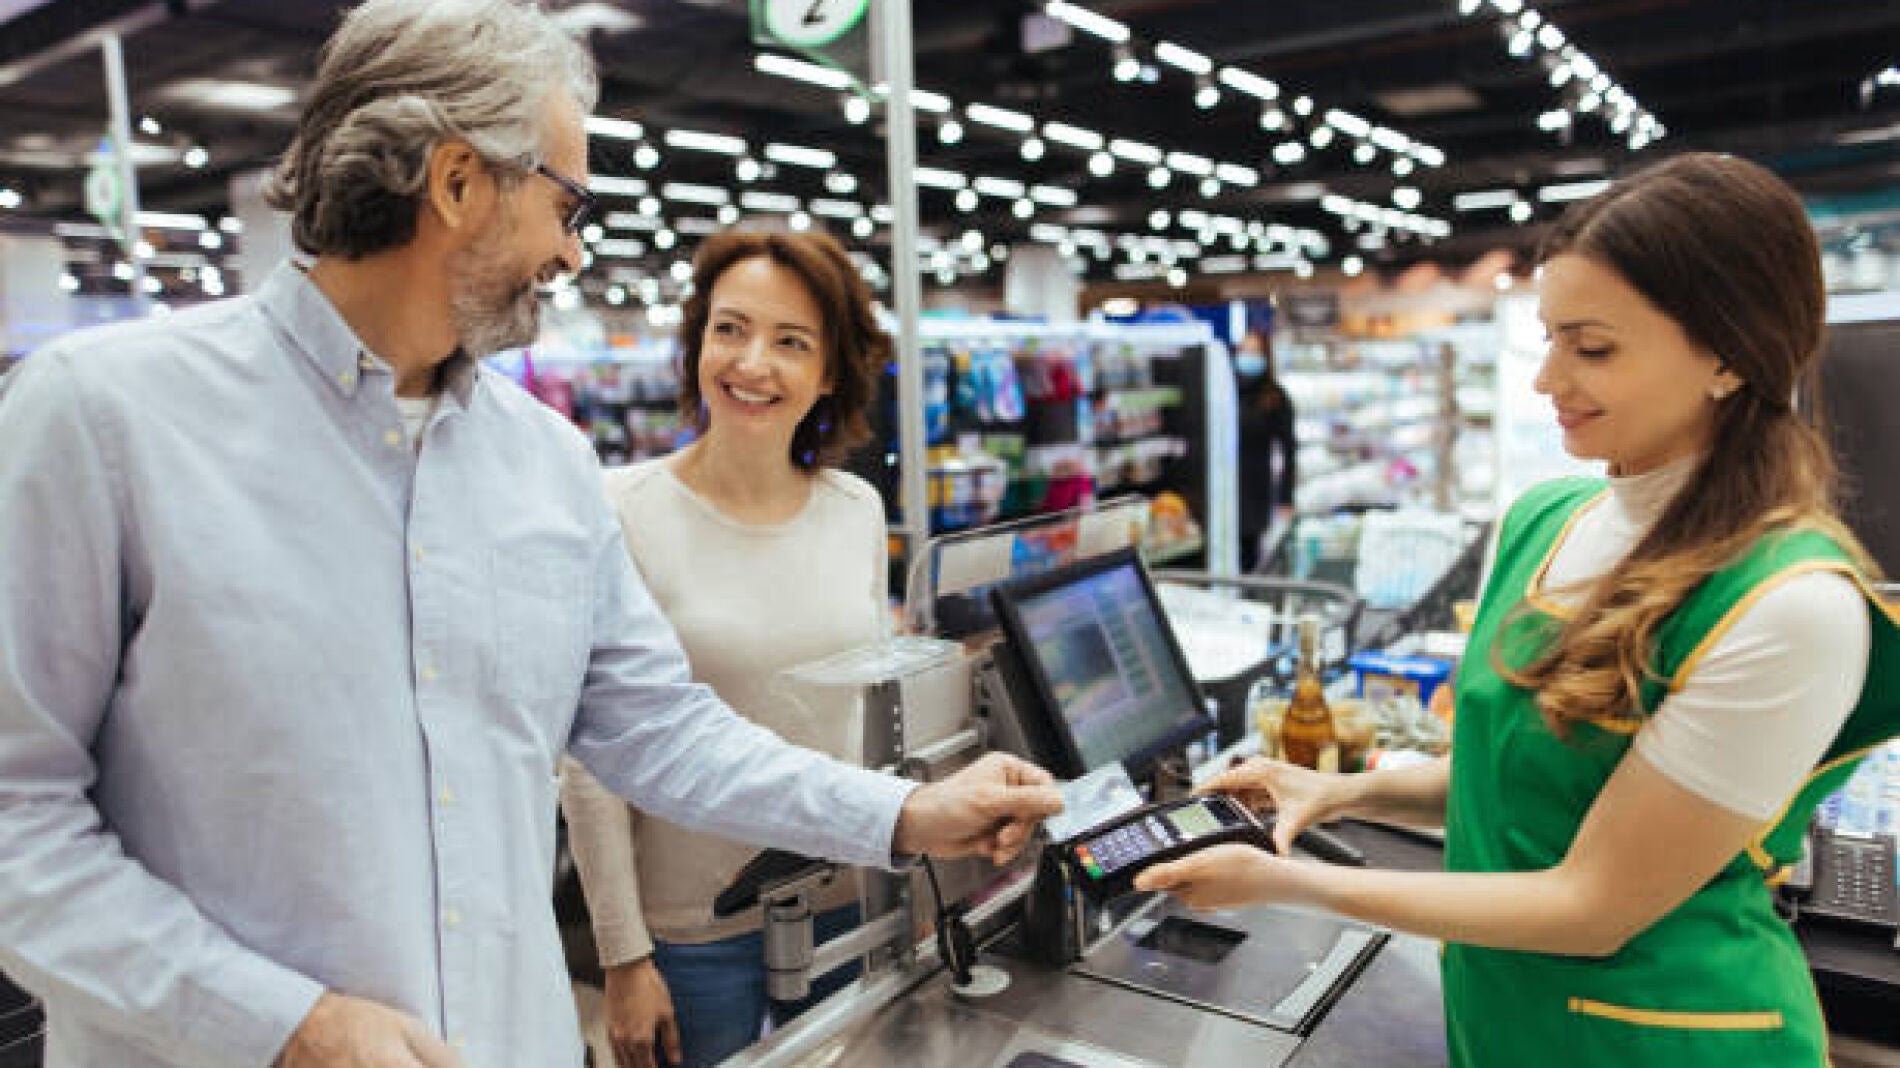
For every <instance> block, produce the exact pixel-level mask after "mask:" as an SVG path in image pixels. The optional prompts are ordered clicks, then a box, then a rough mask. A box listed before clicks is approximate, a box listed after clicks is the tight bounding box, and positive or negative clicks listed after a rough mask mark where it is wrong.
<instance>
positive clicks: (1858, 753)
mask: <svg viewBox="0 0 1900 1068" xmlns="http://www.w3.org/2000/svg"><path fill="white" fill-rule="evenodd" d="M1886 744H1887V743H1886V742H1875V743H1874V744H1872V745H1865V746H1862V747H1860V748H1859V749H1856V750H1854V751H1853V752H1851V753H1842V754H1841V755H1840V756H1837V757H1835V758H1834V759H1833V760H1830V761H1828V762H1827V763H1825V764H1820V765H1817V766H1816V767H1815V769H1814V770H1813V771H1810V772H1808V777H1807V778H1805V779H1802V780H1801V785H1800V786H1797V787H1795V790H1794V793H1792V794H1789V795H1788V799H1787V800H1786V801H1783V802H1782V803H1781V809H1780V810H1779V811H1778V812H1776V813H1775V814H1774V815H1773V816H1772V817H1770V818H1769V820H1768V822H1767V823H1764V824H1762V829H1761V833H1760V834H1758V835H1756V836H1755V840H1754V841H1752V842H1750V843H1748V859H1750V860H1752V861H1754V862H1755V866H1756V867H1758V868H1760V869H1761V870H1762V871H1764V872H1771V871H1774V870H1775V869H1776V868H1778V867H1780V866H1781V862H1780V861H1778V860H1776V859H1775V858H1774V857H1771V856H1769V855H1768V850H1767V849H1766V848H1764V847H1763V843H1765V842H1766V841H1767V840H1768V836H1769V835H1770V834H1773V833H1774V830H1775V828H1776V827H1779V826H1781V821H1782V820H1783V819H1785V818H1787V815H1788V809H1790V808H1792V807H1793V806H1794V803H1795V799H1796V798H1798V797H1800V796H1801V795H1802V793H1804V792H1805V791H1806V790H1807V788H1808V786H1809V785H1810V784H1811V783H1813V782H1814V780H1816V779H1818V778H1820V777H1821V776H1823V775H1826V774H1827V773H1828V772H1830V771H1833V770H1834V769H1835V768H1838V767H1840V766H1841V765H1842V764H1845V763H1847V762H1849V761H1852V760H1859V759H1860V758H1861V757H1864V756H1866V755H1867V754H1868V753H1871V752H1873V751H1874V750H1876V749H1878V748H1880V747H1881V746H1883V745H1886Z"/></svg>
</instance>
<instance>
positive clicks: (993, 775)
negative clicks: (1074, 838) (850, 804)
mask: <svg viewBox="0 0 1900 1068" xmlns="http://www.w3.org/2000/svg"><path fill="white" fill-rule="evenodd" d="M1054 782H1055V780H1053V779H1051V778H1050V777H1049V773H1048V772H1046V771H1044V770H1042V769H1041V768H1039V767H1037V766H1035V765H1034V764H1030V763H1028V762H1026V761H1022V760H1018V759H1017V758H1015V757H1013V756H1008V755H1006V754H1003V753H990V754H988V755H986V756H984V757H983V758H982V759H981V760H978V761H977V762H976V763H974V764H971V765H970V766H969V767H967V768H964V769H963V770H962V771H959V772H957V773H956V774H955V775H952V776H950V777H949V778H947V779H944V780H943V781H942V782H933V783H926V784H925V785H923V786H920V787H918V788H917V789H916V790H913V791H912V792H911V795H910V796H909V797H907V798H905V799H904V808H903V811H901V812H899V813H898V815H897V833H896V834H895V835H894V836H893V838H892V841H891V848H892V849H894V850H895V851H897V852H899V853H927V854H929V855H931V856H934V857H961V856H967V855H969V854H972V853H981V854H983V855H984V856H987V857H989V858H990V860H991V861H993V862H995V863H997V864H1006V863H1008V862H1009V860H1010V859H1011V858H1012V857H1014V856H1015V855H1016V854H1017V853H1018V852H1020V851H1021V850H1022V848H1023V845H1024V843H1026V842H1028V841H1029V836H1030V835H1031V834H1033V833H1034V832H1035V830H1036V825H1037V824H1039V823H1041V822H1042V821H1043V820H1045V819H1047V818H1048V817H1050V816H1053V815H1055V814H1056V813H1058V812H1060V811H1062V794H1061V793H1060V792H1059V791H1057V790H1056V788H1055V785H1054Z"/></svg>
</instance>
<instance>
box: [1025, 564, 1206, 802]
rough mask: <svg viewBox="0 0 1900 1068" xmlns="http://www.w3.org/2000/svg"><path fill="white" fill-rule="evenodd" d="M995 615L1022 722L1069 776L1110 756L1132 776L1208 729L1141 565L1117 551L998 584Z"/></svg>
mask: <svg viewBox="0 0 1900 1068" xmlns="http://www.w3.org/2000/svg"><path fill="white" fill-rule="evenodd" d="M991 596H992V598H993V600H994V601H995V606H996V615H997V620H998V622H999V623H1001V625H1002V629H1003V635H1004V637H1005V639H1006V640H1007V643H1008V645H1009V646H1010V649H1011V651H1012V652H1013V653H1014V658H1015V660H1016V661H1017V662H1018V663H1017V667H1018V669H1019V671H1020V674H1021V675H1022V676H1023V679H1022V681H1023V682H1024V683H1025V687H1024V688H1025V689H1026V690H1027V691H1028V693H1027V694H1025V696H1026V697H1028V698H1030V700H1029V702H1028V703H1030V704H1032V705H1034V706H1037V707H1032V708H1023V709H1019V712H1018V714H1019V715H1020V716H1023V717H1026V718H1027V717H1035V718H1037V719H1039V720H1040V721H1041V722H1038V723H1035V724H1025V728H1026V729H1033V730H1034V733H1035V734H1037V735H1040V736H1041V738H1042V739H1043V741H1044V743H1045V744H1044V746H1043V748H1045V749H1047V750H1049V752H1048V754H1047V755H1048V757H1049V758H1051V760H1052V762H1053V764H1055V765H1057V766H1052V767H1050V769H1049V770H1050V771H1052V772H1054V773H1055V774H1057V775H1060V776H1067V777H1074V776H1079V775H1082V774H1086V773H1087V772H1090V771H1094V770H1095V769H1096V768H1099V767H1103V766H1106V765H1108V764H1111V763H1114V762H1116V761H1120V762H1121V763H1122V764H1124V765H1125V766H1126V767H1127V769H1128V774H1129V775H1130V776H1131V777H1134V778H1137V779H1139V778H1142V777H1144V776H1146V775H1147V774H1148V772H1149V771H1151V770H1152V769H1153V765H1154V761H1155V758H1156V757H1158V756H1160V755H1161V754H1163V753H1165V752H1167V751H1168V750H1170V749H1173V748H1176V747H1178V746H1180V745H1182V744H1184V743H1186V742H1188V741H1190V740H1192V739H1194V738H1197V737H1199V736H1201V735H1203V734H1206V733H1208V732H1211V731H1212V730H1214V726H1215V724H1214V719H1213V717H1212V716H1210V715H1209V714H1208V712H1207V709H1206V708H1205V707H1204V706H1203V705H1202V703H1201V697H1200V691H1199V689H1198V687H1196V686H1195V684H1194V678H1193V676H1192V675H1191V674H1189V672H1188V665H1187V658H1186V657H1184V656H1183V655H1182V654H1181V648H1180V646H1179V645H1178V644H1176V642H1175V639H1174V632H1173V630H1171V629H1170V628H1169V626H1168V619H1167V616H1166V615H1165V614H1164V612H1163V610H1162V607H1161V602H1160V600H1159V599H1158V598H1156V596H1155V591H1154V586H1153V584H1152V582H1151V581H1150V580H1149V578H1148V572H1147V570H1146V569H1145V568H1144V567H1143V566H1142V564H1141V559H1140V557H1139V556H1138V555H1137V553H1136V551H1135V550H1134V549H1121V550H1118V551H1116V552H1112V553H1107V554H1104V555H1102V556H1097V557H1094V558H1092V559H1088V560H1084V561H1082V562H1081V563H1077V564H1073V565H1071V566H1068V567H1065V568H1061V569H1059V570H1056V571H1051V572H1047V573H1045V574H1041V575H1034V576H1031V577H1029V578H1025V579H1019V580H1016V581H1013V582H1009V583H1006V584H1004V585H1001V586H998V587H996V588H995V590H994V591H992V594H991Z"/></svg>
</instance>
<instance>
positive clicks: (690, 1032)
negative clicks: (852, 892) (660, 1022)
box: [653, 905, 858, 1068]
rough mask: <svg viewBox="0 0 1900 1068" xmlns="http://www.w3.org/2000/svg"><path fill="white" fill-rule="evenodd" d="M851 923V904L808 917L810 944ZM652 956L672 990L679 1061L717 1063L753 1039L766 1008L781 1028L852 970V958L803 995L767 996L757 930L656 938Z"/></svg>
mask: <svg viewBox="0 0 1900 1068" xmlns="http://www.w3.org/2000/svg"><path fill="white" fill-rule="evenodd" d="M857 925H858V907H857V906H856V905H846V906H844V907H843V908H837V909H833V910H831V911H830V912H823V913H819V914H818V915H817V916H815V917H813V918H812V940H813V943H814V944H816V945H822V944H824V943H825V942H827V941H829V940H830V939H833V938H836V937H838V936H839V935H841V934H843V933H845V932H846V931H849V930H851V929H852V928H853V927H856V926H857ZM653 963H654V965H655V966H656V967H658V968H659V969H660V975H661V976H662V977H664V978H665V979H666V986H667V989H668V990H670V991H672V994H673V1011H674V1012H675V1013H677V1014H678V1015H679V1028H680V1050H681V1052H682V1053H684V1054H685V1055H686V1060H685V1062H684V1064H685V1068H706V1066H710V1065H714V1064H718V1063H719V1062H720V1061H723V1060H725V1059H726V1058H727V1057H730V1056H732V1055H733V1054H735V1053H737V1052H739V1051H740V1050H742V1049H744V1048H746V1047H747V1046H750V1045H751V1044H753V1043H754V1042H757V1041H758V1040H759V1033H760V1032H761V1031H762V1030H763V1029H764V1024H765V1021H766V1018H767V1016H768V1015H769V1016H770V1018H771V1020H772V1026H773V1027H782V1026H784V1025H785V1024H786V1023H788V1022H790V1021H791V1020H792V1019H793V1018H794V1017H796V1016H797V1015H798V1014H799V1013H801V1012H804V1011H805V1010H806V1009H808V1008H811V1007H812V1006H813V1005H815V1004H817V1003H818V1002H820V1001H822V1000H824V999H825V998H826V997H828V996H830V995H831V994H833V993H836V992H837V991H838V990H839V989H840V988H841V987H843V986H844V985H845V984H847V983H849V982H851V981H852V980H854V979H856V978H857V977H858V965H857V962H856V961H853V962H852V963H850V964H847V965H845V966H844V967H841V968H839V969H837V970H836V971H833V972H832V973H831V974H829V975H826V976H824V977H823V978H821V979H817V980H814V981H813V982H812V984H811V993H810V994H809V995H808V996H806V997H805V999H804V1000H802V1001H790V1002H779V1001H772V1000H770V999H769V998H767V997H766V996H765V940H764V936H763V935H761V934H760V933H759V932H758V931H752V932H749V933H747V934H742V935H734V936H733V937H731V938H727V939H723V940H721V941H718V942H706V943H702V944H699V945H690V944H687V943H681V942H661V941H658V940H656V941H655V942H654V943H653Z"/></svg>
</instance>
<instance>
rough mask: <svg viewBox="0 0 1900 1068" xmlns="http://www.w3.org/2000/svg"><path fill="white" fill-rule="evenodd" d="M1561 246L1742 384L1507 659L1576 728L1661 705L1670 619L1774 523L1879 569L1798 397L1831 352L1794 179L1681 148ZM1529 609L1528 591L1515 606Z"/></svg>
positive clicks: (1553, 251)
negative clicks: (1628, 537) (1626, 531)
mask: <svg viewBox="0 0 1900 1068" xmlns="http://www.w3.org/2000/svg"><path fill="white" fill-rule="evenodd" d="M1560 254H1570V255H1576V256H1582V257H1585V258H1587V259H1590V260H1591V261H1593V262H1595V263H1596V264H1598V265H1600V266H1603V267H1607V268H1609V269H1610V270H1613V271H1615V272H1616V273H1617V274H1618V275H1619V276H1620V277H1621V278H1622V279H1623V280H1624V281H1625V282H1627V283H1628V284H1629V285H1630V286H1631V287H1632V288H1634V289H1635V290H1636V291H1637V292H1639V293H1641V294H1642V295H1643V297H1644V298H1645V299H1646V300H1648V301H1649V302H1650V303H1651V304H1652V305H1654V306H1655V307H1656V308H1658V309H1660V310H1661V311H1662V312H1663V313H1664V314H1666V315H1668V316H1669V317H1670V318H1671V319H1673V320H1675V322H1676V324H1677V325H1678V326H1680V327H1681V328H1682V330H1683V332H1684V333H1685V334H1686V335H1687V336H1688V337H1689V339H1690V340H1691V341H1693V342H1695V343H1696V344H1697V345H1699V346H1702V347H1703V348H1705V349H1706V350H1708V351H1709V352H1712V353H1716V354H1717V355H1718V356H1719V357H1720V359H1722V360H1723V361H1724V362H1725V363H1726V364H1727V365H1728V367H1729V369H1730V370H1732V371H1733V372H1734V373H1735V374H1736V375H1737V376H1738V377H1739V378H1740V379H1741V381H1742V383H1743V385H1742V388H1741V389H1739V390H1736V391H1735V392H1733V393H1731V394H1729V395H1728V396H1727V397H1726V398H1724V399H1722V400H1719V401H1714V400H1712V401H1710V402H1709V403H1711V404H1716V405H1717V406H1718V411H1717V413H1716V425H1715V434H1714V438H1713V443H1712V447H1711V448H1710V450H1709V453H1708V455H1707V456H1705V457H1704V458H1703V460H1702V463H1701V466H1700V467H1699V468H1698V469H1697V470H1696V472H1695V473H1694V474H1693V475H1692V476H1691V477H1690V478H1689V479H1688V481H1687V482H1686V483H1684V486H1683V488H1682V490H1680V491H1679V492H1678V493H1677V495H1676V498H1675V499H1674V500H1673V501H1671V502H1670V503H1669V505H1668V506H1667V508H1665V509H1664V511H1663V514H1662V517H1661V518H1660V519H1659V520H1658V521H1657V523H1656V525H1655V527H1654V528H1653V529H1651V530H1650V531H1649V533H1648V534H1646V535H1645V536H1644V537H1643V538H1642V540H1641V541H1639V542H1638V543H1637V545H1636V547H1635V549H1633V550H1632V551H1631V552H1630V554H1629V555H1628V556H1627V557H1625V558H1624V559H1623V560H1622V561H1621V562H1620V563H1618V564H1617V565H1616V566H1615V567H1614V568H1613V569H1611V571H1610V572H1609V574H1607V575H1605V576H1604V577H1603V578H1602V579H1601V580H1600V581H1599V582H1598V583H1597V584H1596V586H1595V588H1594V589H1593V590H1592V592H1591V593H1590V594H1589V596H1588V597H1587V599H1586V600H1585V602H1584V604H1583V606H1582V609H1581V610H1580V611H1579V612H1577V614H1576V615H1575V617H1574V618H1573V619H1572V620H1571V621H1569V622H1566V623H1563V624H1558V625H1556V626H1557V629H1556V630H1555V632H1554V635H1553V636H1552V640H1550V641H1549V643H1548V644H1547V645H1546V646H1545V647H1544V649H1543V652H1542V653H1541V655H1539V656H1537V657H1536V658H1535V659H1534V660H1532V661H1531V662H1530V663H1528V664H1525V665H1521V666H1517V667H1513V666H1511V665H1507V664H1505V663H1504V662H1503V661H1502V660H1501V659H1497V660H1496V664H1497V666H1498V668H1499V669H1500V672H1501V674H1502V675H1503V676H1504V678H1506V679H1508V680H1509V681H1510V682H1512V683H1513V684H1515V685H1518V686H1523V687H1527V688H1529V689H1531V690H1532V691H1534V692H1535V693H1536V694H1537V705H1538V708H1539V709H1540V710H1541V712H1542V713H1543V716H1544V719H1545V721H1546V722H1547V723H1549V724H1550V725H1551V727H1552V729H1554V730H1556V731H1557V732H1558V733H1559V734H1564V733H1566V732H1567V729H1568V727H1569V725H1570V724H1571V723H1573V722H1575V721H1578V720H1592V721H1599V722H1600V721H1604V720H1619V719H1620V720H1623V721H1625V722H1629V721H1631V720H1633V719H1637V718H1640V717H1641V716H1643V715H1644V714H1646V712H1649V711H1654V710H1653V709H1644V708H1643V707H1642V702H1641V699H1640V694H1641V689H1642V686H1643V685H1644V683H1645V682H1646V681H1648V680H1651V679H1654V678H1655V669H1654V667H1653V664H1654V656H1655V650H1656V637H1657V633H1658V630H1659V629H1660V628H1661V626H1662V624H1663V622H1664V621H1665V620H1667V619H1668V618H1669V616H1670V614H1671V613H1673V612H1674V611H1675V610H1676V609H1677V608H1678V607H1680V606H1681V604H1682V602H1683V600H1684V599H1685V598H1687V597H1688V595H1689V594H1690V592H1691V591H1693V590H1694V589H1695V588H1696V586H1697V585H1698V584H1700V583H1701V582H1702V581H1703V580H1704V579H1706V578H1707V577H1709V576H1710V575H1712V574H1714V573H1715V572H1717V571H1720V570H1721V569H1723V568H1724V567H1727V566H1729V565H1731V564H1733V563H1735V562H1736V561H1737V560H1738V559H1739V558H1740V557H1741V556H1742V555H1743V554H1745V553H1746V552H1747V551H1748V550H1749V549H1750V548H1751V547H1752V546H1753V545H1754V544H1755V543H1756V541H1757V540H1759V539H1760V538H1761V537H1762V536H1763V535H1765V534H1768V533H1770V532H1772V531H1775V530H1777V529H1784V528H1788V527H1792V526H1797V525H1807V526H1814V527H1819V528H1820V529H1822V530H1824V531H1825V532H1826V533H1828V534H1829V535H1830V536H1832V537H1833V538H1834V539H1835V540H1836V541H1838V542H1839V543H1840V544H1841V545H1842V546H1843V547H1845V548H1846V549H1847V550H1848V551H1849V552H1851V553H1853V554H1854V555H1855V556H1857V557H1858V558H1859V560H1860V565H1861V567H1862V568H1863V569H1864V570H1865V571H1866V573H1867V574H1868V575H1869V576H1870V577H1872V576H1873V574H1874V570H1875V568H1874V565H1873V563H1872V561H1871V560H1870V559H1869V558H1868V557H1867V554H1866V552H1865V550H1864V549H1862V548H1861V546H1860V544H1859V542H1858V541H1856V540H1855V538H1854V536H1853V535H1852V534H1851V533H1849V532H1848V531H1847V529H1846V528H1845V527H1844V526H1842V524H1841V523H1840V521H1839V519H1838V518H1837V517H1836V514H1835V510H1834V501H1835V488H1836V487H1835V483H1836V480H1835V469H1834V462H1833V458H1832V456H1831V455H1830V454H1829V451H1828V447H1827V443H1826V442H1825V441H1824V440H1823V439H1822V438H1821V436H1820V435H1819V434H1818V433H1816V432H1815V430H1814V429H1813V428H1812V427H1810V426H1809V425H1808V424H1807V423H1805V422H1804V421H1802V419H1801V418H1800V417H1799V416H1797V415H1796V414H1795V411H1794V408H1793V404H1792V398H1793V396H1794V391H1795V387H1796V385H1797V384H1798V383H1803V382H1806V381H1807V376H1808V375H1809V372H1811V371H1812V369H1813V368H1814V366H1815V363H1816V361H1817V359H1818V358H1819V355H1820V348H1821V337H1822V323H1823V312H1824V307H1825V296H1824V288H1823V285H1822V281H1821V262H1820V249H1819V247H1818V246H1817V244H1816V242H1815V238H1814V231H1813V229H1812V228H1811V227H1810V226H1809V224H1808V219H1807V215H1806V213H1805V211H1804V210H1803V209H1802V206H1801V202H1800V200H1799V199H1798V198H1796V196H1795V194H1794V192H1793V191H1792V190H1790V189H1789V188H1788V187H1787V186H1786V185H1785V184H1783V183H1782V181H1781V180H1780V179H1778V178H1776V177H1775V176H1774V175H1773V174H1771V173H1769V172H1768V171H1767V170H1765V169H1763V168H1761V167H1759V166H1756V165H1755V164H1753V163H1748V162H1746V161H1744V160H1740V159H1736V158H1734V157H1731V156H1722V155H1713V154H1703V153H1698V154H1691V155H1683V156H1678V157H1676V158H1674V159H1671V160H1668V161H1667V162H1664V163H1661V164H1659V165H1657V166H1654V167H1651V168H1649V169H1648V170H1645V171H1642V172H1640V173H1638V174H1636V175H1633V176H1631V177H1629V178H1626V179H1624V180H1622V181H1619V182H1617V183H1616V185H1615V186H1613V187H1612V188H1611V189H1610V190H1609V191H1607V192H1605V193H1604V194H1602V195H1601V196H1598V197H1597V198H1595V199H1593V200H1590V201H1586V202H1583V203H1580V204H1578V205H1576V206H1574V207H1572V208H1571V209H1570V210H1569V211H1568V212H1566V213H1565V214H1564V216H1563V218H1562V219H1561V220H1559V222H1558V223H1557V225H1556V228H1555V230H1554V231H1553V232H1552V233H1551V234H1550V235H1549V236H1548V237H1547V238H1546V240H1545V244H1544V247H1543V250H1542V252H1541V254H1540V260H1542V261H1548V260H1550V259H1551V258H1553V257H1555V256H1558V255H1560ZM1808 384H1810V385H1811V384H1812V383H1811V382H1808ZM1527 617H1528V612H1527V610H1526V606H1523V605H1520V606H1519V608H1518V610H1517V613H1516V615H1515V619H1516V620H1518V621H1522V620H1523V619H1525V618H1527ZM1496 656H1497V654H1496V653H1495V652H1494V658H1495V657H1496Z"/></svg>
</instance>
